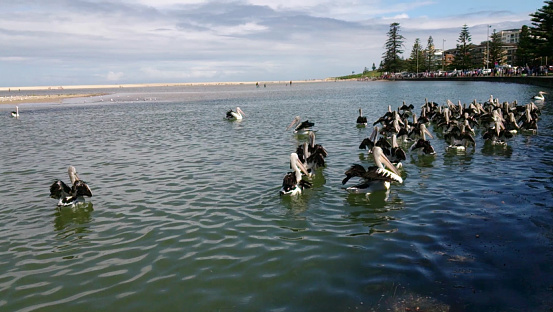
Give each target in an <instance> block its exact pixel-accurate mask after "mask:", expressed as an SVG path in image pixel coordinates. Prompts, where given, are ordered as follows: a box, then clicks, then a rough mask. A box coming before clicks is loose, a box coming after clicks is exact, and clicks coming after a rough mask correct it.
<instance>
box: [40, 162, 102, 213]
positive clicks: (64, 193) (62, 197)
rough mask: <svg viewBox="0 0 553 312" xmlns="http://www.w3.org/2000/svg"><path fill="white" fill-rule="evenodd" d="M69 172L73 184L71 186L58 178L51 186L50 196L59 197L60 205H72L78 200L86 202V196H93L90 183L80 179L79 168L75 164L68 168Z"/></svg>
mask: <svg viewBox="0 0 553 312" xmlns="http://www.w3.org/2000/svg"><path fill="white" fill-rule="evenodd" d="M67 174H69V179H70V180H71V184H72V186H71V187H69V186H67V184H65V183H63V181H61V180H56V181H55V182H54V183H52V185H51V186H50V197H52V198H55V199H58V200H59V201H58V206H72V205H75V204H76V203H78V202H84V196H88V197H92V192H91V191H90V188H89V187H88V185H87V184H86V183H85V182H84V181H82V180H81V179H79V176H78V175H77V170H76V169H75V167H73V166H69V168H67Z"/></svg>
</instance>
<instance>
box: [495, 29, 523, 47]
mask: <svg viewBox="0 0 553 312" xmlns="http://www.w3.org/2000/svg"><path fill="white" fill-rule="evenodd" d="M520 33H521V30H520V29H507V30H502V31H500V32H499V34H500V35H501V42H503V43H507V44H518V42H519V39H520Z"/></svg>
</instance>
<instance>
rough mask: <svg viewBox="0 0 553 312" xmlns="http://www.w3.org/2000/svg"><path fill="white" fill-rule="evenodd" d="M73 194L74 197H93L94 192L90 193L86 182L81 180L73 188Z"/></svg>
mask: <svg viewBox="0 0 553 312" xmlns="http://www.w3.org/2000/svg"><path fill="white" fill-rule="evenodd" d="M71 194H72V195H73V196H88V197H92V192H91V191H90V188H89V187H88V185H87V184H86V183H85V182H84V181H81V180H77V181H76V182H75V184H73V187H72V188H71Z"/></svg>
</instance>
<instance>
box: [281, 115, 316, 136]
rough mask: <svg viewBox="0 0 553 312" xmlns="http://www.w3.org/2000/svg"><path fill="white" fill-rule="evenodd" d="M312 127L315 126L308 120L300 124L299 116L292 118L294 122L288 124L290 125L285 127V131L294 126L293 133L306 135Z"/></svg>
mask: <svg viewBox="0 0 553 312" xmlns="http://www.w3.org/2000/svg"><path fill="white" fill-rule="evenodd" d="M296 125H297V126H296ZM314 125H315V123H313V122H310V121H309V120H306V121H304V122H301V123H300V116H296V117H294V120H292V123H290V125H288V127H286V130H289V129H291V128H292V127H294V126H296V127H295V128H294V133H302V134H306V133H308V132H310V131H313V129H311V127H313V126H314Z"/></svg>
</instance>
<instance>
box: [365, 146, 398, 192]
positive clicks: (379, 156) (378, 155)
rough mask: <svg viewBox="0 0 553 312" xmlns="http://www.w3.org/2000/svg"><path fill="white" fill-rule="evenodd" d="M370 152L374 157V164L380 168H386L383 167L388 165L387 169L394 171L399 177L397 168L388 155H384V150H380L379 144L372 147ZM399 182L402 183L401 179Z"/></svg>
mask: <svg viewBox="0 0 553 312" xmlns="http://www.w3.org/2000/svg"><path fill="white" fill-rule="evenodd" d="M372 152H373V157H374V163H375V164H376V166H377V167H379V168H381V169H386V168H385V167H388V169H390V170H391V171H392V172H393V173H395V174H396V175H397V176H398V177H399V175H400V174H399V171H398V170H397V168H396V166H394V165H393V164H392V162H390V160H389V159H388V157H386V155H384V151H383V150H382V148H380V147H379V146H375V147H373V150H372ZM400 183H403V181H401V182H400Z"/></svg>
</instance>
